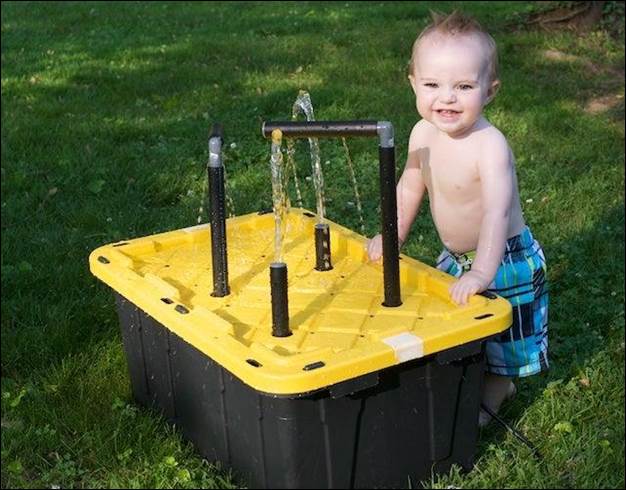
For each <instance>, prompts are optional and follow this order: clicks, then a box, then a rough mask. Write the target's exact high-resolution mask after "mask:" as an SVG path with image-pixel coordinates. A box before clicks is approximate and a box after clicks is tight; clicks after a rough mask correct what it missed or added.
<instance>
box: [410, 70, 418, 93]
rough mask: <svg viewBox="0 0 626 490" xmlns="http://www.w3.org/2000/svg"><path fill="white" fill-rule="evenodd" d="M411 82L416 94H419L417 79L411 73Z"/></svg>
mask: <svg viewBox="0 0 626 490" xmlns="http://www.w3.org/2000/svg"><path fill="white" fill-rule="evenodd" d="M409 83H410V84H411V88H412V89H413V92H414V93H415V95H417V80H416V79H415V77H414V76H413V75H409Z"/></svg>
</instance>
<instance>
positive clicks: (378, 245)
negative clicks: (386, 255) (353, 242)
mask: <svg viewBox="0 0 626 490" xmlns="http://www.w3.org/2000/svg"><path fill="white" fill-rule="evenodd" d="M367 256H368V257H369V259H370V260H371V261H372V262H376V261H377V260H380V258H381V257H382V256H383V236H382V235H381V234H378V235H376V236H375V237H374V238H372V239H371V240H369V241H368V242H367Z"/></svg>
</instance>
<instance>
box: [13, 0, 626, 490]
mask: <svg viewBox="0 0 626 490" xmlns="http://www.w3.org/2000/svg"><path fill="white" fill-rule="evenodd" d="M458 3H459V2H437V5H436V8H438V9H440V10H444V11H449V10H451V8H452V7H454V6H457V5H458ZM607 3H614V2H607ZM463 5H464V9H465V10H466V11H468V12H470V13H472V14H474V15H475V16H477V17H478V19H479V20H480V21H482V22H483V23H484V24H485V25H486V26H487V27H488V28H489V29H490V30H491V31H492V32H493V34H494V37H495V38H496V41H497V42H498V44H499V49H500V62H501V72H502V89H501V91H500V93H499V95H498V96H497V98H496V99H495V100H494V102H493V103H492V104H491V105H490V106H489V107H488V109H487V117H488V118H489V119H490V120H491V121H492V122H493V123H494V124H495V125H496V126H498V127H499V128H500V129H501V131H502V132H503V133H504V134H505V135H506V136H507V138H508V139H509V142H510V144H511V147H512V149H513V151H514V153H515V154H516V157H517V165H518V176H519V180H520V192H521V197H522V205H523V208H524V212H525V216H526V220H527V222H528V223H529V224H530V226H531V227H532V229H533V232H534V234H535V235H536V236H537V237H538V238H539V240H540V241H541V242H542V244H543V246H544V248H545V251H546V255H547V258H548V267H549V280H550V282H551V304H550V335H549V339H550V359H551V365H552V368H551V370H550V371H549V372H547V373H546V374H545V375H541V376H539V377H534V378H532V379H525V380H522V381H520V383H519V386H518V388H519V392H520V393H519V395H518V396H517V397H516V399H515V400H513V401H512V402H511V403H509V404H508V405H506V406H505V407H504V408H503V412H502V414H503V416H504V418H505V419H506V420H508V421H509V422H510V423H511V424H513V425H514V426H516V427H517V428H518V429H519V430H521V431H522V432H524V433H525V434H526V436H527V437H528V438H529V439H531V440H532V441H533V442H534V443H535V444H536V445H537V446H538V447H539V449H540V451H541V453H542V455H543V458H542V459H541V460H537V459H535V458H533V457H532V455H531V453H530V451H529V450H528V449H527V448H526V447H524V446H523V445H521V444H520V443H519V442H518V441H517V440H516V439H515V438H513V437H512V436H511V435H509V434H508V433H507V432H506V431H504V430H503V429H501V428H500V427H498V426H496V425H493V426H490V427H488V428H487V429H486V430H484V431H483V432H482V433H481V436H480V441H479V451H478V458H477V462H476V467H475V469H474V470H473V471H472V472H470V473H468V474H461V473H459V472H457V471H452V472H451V474H450V475H447V476H444V477H441V478H434V479H433V480H432V481H430V482H426V485H427V486H430V487H433V488H450V487H451V486H452V487H462V488H504V487H507V488H623V487H624V102H623V96H624V42H623V37H622V38H621V39H622V40H621V41H617V40H616V39H615V38H614V37H611V36H609V35H607V34H605V33H603V32H593V33H590V34H587V35H584V36H578V35H575V34H573V33H571V32H565V31H562V32H552V33H549V32H545V31H531V30H527V29H520V28H519V27H521V25H520V22H521V19H523V14H524V13H527V12H529V11H530V10H531V9H533V8H535V7H534V6H533V4H532V3H522V2H463ZM433 6H434V3H431V2H419V3H418V2H404V3H373V2H366V3H356V2H355V3H351V2H349V3H346V2H328V3H313V2H286V3H271V2H268V3H262V4H261V3H210V2H207V3H185V2H176V3H141V2H129V3H116V2H103V3H100V2H95V3H92V2H64V3H31V2H19V3H13V2H3V4H2V176H1V178H2V181H1V182H2V190H1V195H2V199H1V202H2V223H1V226H2V269H1V271H2V480H1V482H2V487H3V488H10V487H12V488H18V487H19V488H51V487H52V488H54V487H55V486H56V488H59V487H61V488H67V487H79V488H99V487H125V488H140V487H143V488H150V487H153V488H154V487H158V488H170V487H184V488H199V487H202V488H220V487H240V486H245V484H246V483H245V482H242V481H240V480H238V479H237V478H236V477H235V476H233V475H231V474H230V473H229V472H228V470H227V469H224V468H219V467H215V466H213V465H211V464H209V463H207V462H206V461H204V460H202V459H201V458H200V457H199V456H198V455H197V453H196V452H195V451H194V449H193V447H192V446H191V445H190V444H188V443H186V442H185V441H184V440H183V439H182V438H181V436H180V434H179V433H178V432H177V431H176V430H174V429H172V428H171V427H170V426H168V425H167V424H166V423H165V421H164V420H163V419H161V418H159V417H157V416H155V415H154V414H153V413H151V412H149V411H147V410H144V409H140V408H138V407H137V406H136V405H134V403H133V401H132V397H131V393H130V385H129V378H128V372H127V367H126V361H125V358H124V354H123V350H122V344H121V335H120V331H119V327H118V322H117V317H116V313H115V308H114V302H113V297H112V293H111V291H110V290H109V289H108V288H107V287H106V286H104V285H103V284H102V283H100V282H99V281H98V280H96V279H95V278H94V277H93V276H92V275H91V274H90V272H89V268H88V263H87V257H88V254H89V252H90V251H91V250H93V249H94V248H96V247H97V246H99V245H102V244H105V243H110V242H113V241H117V240H121V239H124V238H133V237H140V236H145V235H150V234H153V233H156V232H162V231H169V230H174V229H178V228H181V227H186V226H190V225H193V224H195V223H196V220H197V217H198V208H199V206H200V204H201V202H202V195H203V192H204V191H203V189H204V185H205V182H204V178H205V165H206V161H207V158H208V152H207V135H208V130H209V127H210V125H211V123H212V122H215V121H219V122H221V123H222V124H223V126H224V128H225V142H226V145H225V147H226V148H225V163H226V165H227V173H228V193H229V195H230V197H231V198H232V201H233V207H234V212H235V214H237V215H240V214H245V213H248V212H253V211H258V210H260V209H267V208H270V207H271V186H270V173H269V163H268V162H269V144H268V142H267V141H266V140H264V139H263V138H262V137H261V135H260V123H261V121H263V120H268V119H287V118H289V117H290V116H291V105H292V103H293V101H294V100H295V98H296V96H297V94H298V90H300V89H306V90H308V91H309V92H310V94H311V97H312V100H313V104H314V107H315V111H316V117H317V118H318V119H379V120H380V119H388V120H390V121H392V122H393V124H394V126H395V128H396V143H397V161H398V169H399V171H400V170H401V168H402V167H403V164H404V157H405V154H406V147H407V138H408V134H409V132H410V130H411V128H412V127H413V125H414V124H415V122H416V121H417V118H418V116H417V113H416V110H415V103H414V99H413V95H412V92H411V90H410V87H409V84H408V81H407V80H406V65H407V62H408V59H409V56H410V49H411V45H412V42H413V40H414V38H415V36H416V34H417V33H418V32H419V30H421V28H422V27H423V26H424V25H425V23H426V20H427V17H428V9H429V8H432V7H433ZM622 22H623V20H622ZM622 34H623V30H622ZM348 144H349V146H350V151H351V154H352V158H353V161H354V164H355V166H356V170H357V179H358V180H359V186H360V192H361V197H362V199H363V207H364V213H365V228H366V232H367V234H368V235H372V234H373V233H375V232H376V229H377V226H378V214H377V210H376V207H377V204H378V201H377V200H378V196H377V185H378V180H377V165H376V161H377V155H376V149H375V147H374V148H372V145H371V142H369V141H364V140H358V139H355V140H349V141H348ZM320 147H321V151H322V162H329V163H328V164H325V165H323V168H324V172H325V179H326V182H327V190H326V195H327V197H328V198H329V201H328V203H327V213H328V217H329V218H330V219H331V220H333V221H336V222H339V223H340V224H343V225H345V226H348V227H350V228H352V229H358V223H359V221H358V215H357V213H356V212H355V209H354V207H353V206H351V205H350V204H349V201H354V197H353V193H352V190H351V183H350V178H349V173H348V170H347V167H346V163H345V155H344V152H343V148H342V147H341V143H340V142H338V141H322V142H321V143H320ZM297 148H298V154H297V155H298V168H299V174H300V176H301V181H302V184H303V187H307V190H306V192H305V193H304V194H305V195H304V198H305V203H304V204H305V206H306V207H307V208H309V209H315V200H314V195H313V193H312V191H311V190H310V189H309V188H310V187H311V186H310V185H305V183H308V182H307V181H306V180H305V179H304V177H305V176H306V175H308V174H307V171H308V169H309V161H308V156H307V150H306V148H305V146H297ZM309 173H310V171H309ZM292 199H293V195H292ZM203 219H204V220H206V216H203ZM440 247H441V245H440V242H439V240H438V238H437V236H436V234H435V231H434V228H433V225H432V222H431V219H430V217H429V216H428V213H427V212H425V209H424V211H423V212H422V213H421V216H420V217H419V218H418V220H417V221H416V223H415V225H414V227H413V231H412V233H411V235H410V238H409V240H408V242H407V244H406V245H405V247H404V252H405V253H407V254H409V255H411V256H413V257H416V258H417V259H419V260H422V261H424V262H427V263H432V262H433V260H435V258H436V255H437V253H438V252H439V249H440Z"/></svg>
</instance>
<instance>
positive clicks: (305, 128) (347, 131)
mask: <svg viewBox="0 0 626 490" xmlns="http://www.w3.org/2000/svg"><path fill="white" fill-rule="evenodd" d="M377 125H378V123H377V122H376V121H266V122H264V123H263V127H262V128H261V132H262V133H263V136H264V137H265V138H270V137H271V136H272V131H274V130H275V129H280V130H281V131H282V133H283V136H284V137H287V138H319V137H322V138H329V137H333V136H334V137H337V136H376V135H377V134H378V132H377V131H378V126H377Z"/></svg>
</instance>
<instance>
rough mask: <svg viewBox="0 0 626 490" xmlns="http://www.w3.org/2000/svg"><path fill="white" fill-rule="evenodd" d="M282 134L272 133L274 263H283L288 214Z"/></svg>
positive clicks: (276, 131)
mask: <svg viewBox="0 0 626 490" xmlns="http://www.w3.org/2000/svg"><path fill="white" fill-rule="evenodd" d="M282 136H283V135H282V132H281V131H280V130H279V129H276V130H274V131H273V132H272V155H271V157H270V167H271V171H272V203H273V206H274V262H283V239H284V237H285V230H286V226H287V213H288V212H289V196H288V194H287V192H286V184H287V183H286V182H285V174H286V172H285V168H284V167H285V166H284V164H283V153H282V151H281V146H282Z"/></svg>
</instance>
